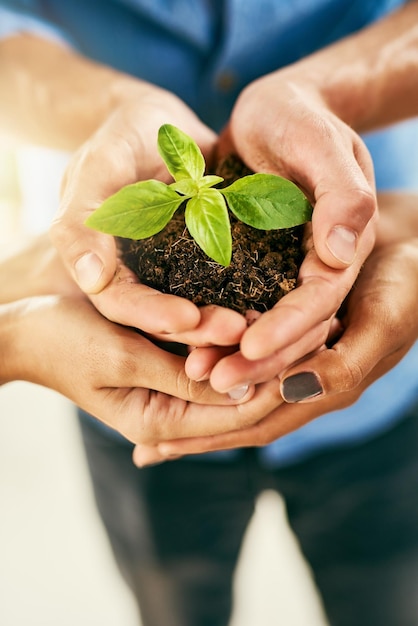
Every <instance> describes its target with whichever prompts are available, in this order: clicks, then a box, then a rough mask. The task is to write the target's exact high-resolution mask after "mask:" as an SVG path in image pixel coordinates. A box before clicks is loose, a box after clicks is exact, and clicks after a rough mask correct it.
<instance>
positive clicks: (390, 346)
mask: <svg viewBox="0 0 418 626" xmlns="http://www.w3.org/2000/svg"><path fill="white" fill-rule="evenodd" d="M379 204H380V209H381V214H382V218H381V221H380V224H379V231H378V239H377V243H376V246H375V249H374V251H373V253H372V254H371V255H370V256H369V258H368V260H367V261H366V263H365V265H364V268H363V270H362V272H361V274H360V276H359V278H358V280H357V282H356V286H355V288H354V289H353V290H352V291H351V292H350V294H349V297H348V298H347V301H346V305H345V307H344V312H343V313H342V315H341V325H342V332H341V334H340V336H339V338H338V339H337V340H336V341H335V339H334V342H331V344H330V345H329V346H328V347H327V346H325V345H324V346H322V347H321V348H320V349H318V350H317V351H315V353H313V354H311V355H309V356H308V357H306V358H305V359H303V360H302V361H300V362H299V363H297V364H296V365H294V366H292V367H290V368H289V369H287V370H285V371H282V373H281V374H280V376H279V379H280V383H281V386H282V385H283V382H284V381H285V380H286V379H287V378H288V377H290V376H293V375H295V374H299V373H301V372H313V373H315V374H316V377H317V379H318V380H319V381H320V383H321V385H322V389H323V391H322V393H321V394H320V395H319V396H317V397H315V398H310V399H306V400H305V401H302V402H298V403H287V402H284V401H283V398H282V399H281V402H280V403H278V405H277V407H276V408H275V409H274V410H273V411H272V412H271V413H270V414H268V415H266V416H265V417H264V418H263V419H261V420H259V421H258V422H257V423H256V424H254V425H252V426H249V427H248V428H244V429H241V430H237V431H231V432H229V433H224V434H223V435H215V436H212V437H200V438H182V439H180V440H177V441H173V440H170V441H165V442H160V443H159V444H158V445H157V446H143V445H139V446H137V447H136V449H135V451H134V457H133V458H134V462H135V463H136V464H137V465H138V466H144V465H148V464H151V463H157V462H162V461H166V460H170V459H172V458H178V457H179V456H182V455H185V454H198V453H203V452H209V451H215V450H225V449H231V448H239V447H245V446H264V445H267V444H269V443H271V442H272V441H274V440H276V439H278V438H279V437H282V436H283V435H286V434H288V433H289V432H292V431H293V430H296V429H297V428H299V427H300V426H303V425H304V424H306V423H307V422H309V421H311V420H313V419H315V418H317V417H319V416H321V415H324V414H325V413H328V412H330V411H335V410H337V409H341V408H344V407H347V406H350V405H351V404H353V403H354V402H355V401H356V400H357V399H358V398H359V397H360V395H361V394H362V392H363V391H364V390H365V389H367V387H368V386H369V385H370V384H372V383H373V382H374V381H375V380H377V379H378V378H379V377H381V376H382V375H383V374H385V373H386V372H388V371H389V370H390V369H392V367H394V366H395V365H396V364H397V363H398V362H399V361H400V360H401V359H402V357H403V356H404V355H405V354H406V353H407V352H408V350H409V349H410V348H411V346H412V345H413V344H414V343H415V341H416V340H417V338H418V318H417V315H416V302H417V299H418V211H417V206H418V196H416V195H400V194H385V195H382V196H381V198H380V203H379ZM252 365H253V364H252V363H251V362H248V363H247V367H248V368H249V369H250V368H251V367H252ZM273 370H274V368H273Z"/></svg>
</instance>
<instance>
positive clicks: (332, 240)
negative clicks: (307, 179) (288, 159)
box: [312, 137, 377, 269]
mask: <svg viewBox="0 0 418 626" xmlns="http://www.w3.org/2000/svg"><path fill="white" fill-rule="evenodd" d="M353 144H354V147H353V152H349V151H348V152H344V151H336V153H334V154H331V155H330V156H331V157H332V167H330V168H326V169H322V172H320V171H318V172H314V183H315V185H314V197H315V209H314V212H313V216H312V230H313V239H314V244H315V248H316V251H317V254H318V256H319V258H320V259H321V260H322V261H323V262H324V263H325V264H327V265H329V266H330V267H333V268H336V269H343V268H345V267H347V266H349V265H351V263H353V261H354V259H355V258H356V256H357V255H360V261H361V262H363V261H364V260H365V258H366V256H367V255H368V254H369V252H370V251H371V249H372V247H373V243H374V226H373V228H369V229H368V230H367V231H366V227H367V225H369V226H370V227H372V224H373V223H374V222H375V221H376V217H377V201H376V196H375V188H374V175H373V166H372V161H371V158H370V156H369V154H368V151H367V149H366V147H365V146H364V145H363V144H362V142H361V140H360V139H358V138H356V137H355V138H354V140H353ZM323 172H325V174H323ZM365 231H366V232H365ZM364 237H365V240H363V238H364ZM360 244H361V245H360Z"/></svg>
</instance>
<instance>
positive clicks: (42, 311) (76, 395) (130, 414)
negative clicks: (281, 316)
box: [0, 236, 280, 444]
mask: <svg viewBox="0 0 418 626" xmlns="http://www.w3.org/2000/svg"><path fill="white" fill-rule="evenodd" d="M0 268H1V271H0V345H1V350H0V355H1V356H0V384H5V383H7V382H9V381H12V380H25V381H29V382H32V383H36V384H40V385H44V386H46V387H49V388H51V389H54V390H56V391H58V392H60V393H61V394H63V395H65V396H67V397H68V398H70V399H71V400H73V401H74V402H75V403H76V404H77V405H78V406H80V407H81V408H83V409H85V410H86V411H88V412H90V413H92V414H93V415H95V416H96V417H98V418H99V419H100V420H101V421H103V422H104V423H105V424H107V425H109V426H111V427H112V428H114V429H116V430H117V431H119V432H120V433H122V434H123V435H124V436H125V437H127V438H128V439H130V440H131V441H132V442H134V443H147V444H154V443H157V442H159V441H161V440H164V439H166V438H168V437H169V438H171V437H173V436H176V437H180V436H185V435H186V436H199V435H200V436H201V435H206V434H213V433H222V432H224V431H225V428H226V429H227V430H230V429H233V430H234V429H236V428H242V427H244V426H248V424H250V423H255V422H256V421H257V420H258V419H261V417H262V416H263V415H265V414H266V413H268V412H270V411H271V410H272V409H273V408H274V406H276V405H277V402H278V401H279V397H280V385H279V383H278V381H277V380H276V381H273V382H272V383H270V384H267V385H264V386H263V385H261V386H260V387H259V388H258V389H257V390H255V389H254V387H253V388H252V389H250V390H249V391H248V392H247V393H246V394H245V396H243V397H242V400H241V402H242V403H243V408H242V409H241V408H238V403H239V402H238V401H237V400H233V399H231V398H229V397H228V396H226V395H222V394H219V393H217V392H215V391H214V390H213V389H212V388H211V386H210V385H209V384H208V383H206V382H200V383H199V382H194V381H191V380H190V379H189V378H188V377H187V375H186V373H185V358H184V357H180V356H177V355H175V354H171V353H169V352H167V351H165V350H163V349H162V348H161V347H158V346H157V345H155V344H154V343H153V342H151V341H150V340H148V339H147V338H146V337H145V336H143V335H139V334H138V333H137V332H135V331H134V330H132V329H131V328H127V327H124V326H122V325H119V324H115V323H113V322H110V321H109V320H107V319H106V318H105V317H103V316H102V315H101V314H100V313H99V312H98V311H97V310H96V309H95V307H94V306H93V305H92V303H91V302H90V301H89V300H88V298H86V297H85V295H84V294H83V293H82V292H81V291H80V289H79V288H78V286H77V285H76V284H75V283H74V281H72V280H71V279H70V278H69V276H68V273H67V272H66V270H65V268H64V266H63V264H62V262H61V261H60V259H59V257H58V255H57V252H56V250H55V249H53V248H52V247H51V244H50V242H49V240H48V238H47V237H45V236H43V237H41V238H39V239H36V240H35V241H34V242H33V243H31V244H30V245H29V246H27V247H25V248H23V249H22V250H21V251H19V252H17V253H15V254H14V255H12V256H10V257H8V258H6V259H3V261H2V262H1V263H0ZM145 298H146V299H145V300H144V301H143V302H142V306H144V305H145V307H146V306H148V296H145ZM237 317H238V318H239V319H241V317H240V316H238V314H237ZM228 320H229V312H228V311H227V310H226V309H225V310H224V309H221V308H220V307H206V308H205V309H202V311H201V323H200V325H199V327H198V328H197V329H196V331H191V335H190V340H192V339H196V337H194V336H193V333H195V332H196V333H198V334H199V336H200V337H201V338H203V340H204V341H206V342H208V341H210V342H214V341H215V342H220V341H228V342H229V343H231V344H234V343H236V342H237V341H239V338H240V336H241V334H242V329H241V331H240V330H239V327H238V329H237V327H236V324H232V325H231V324H229V321H228ZM243 322H244V320H243ZM243 326H244V327H245V324H243ZM244 405H245V408H244ZM220 406H222V411H219V410H218V409H219V407H220Z"/></svg>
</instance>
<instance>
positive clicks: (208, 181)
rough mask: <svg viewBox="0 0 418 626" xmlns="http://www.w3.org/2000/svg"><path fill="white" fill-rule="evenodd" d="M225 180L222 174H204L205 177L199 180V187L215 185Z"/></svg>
mask: <svg viewBox="0 0 418 626" xmlns="http://www.w3.org/2000/svg"><path fill="white" fill-rule="evenodd" d="M223 181H224V179H223V178H222V176H214V175H209V176H203V178H201V179H200V180H199V187H200V189H203V188H204V187H213V186H214V185H217V184H218V183H222V182H223Z"/></svg>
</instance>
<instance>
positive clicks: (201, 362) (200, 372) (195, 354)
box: [185, 346, 237, 380]
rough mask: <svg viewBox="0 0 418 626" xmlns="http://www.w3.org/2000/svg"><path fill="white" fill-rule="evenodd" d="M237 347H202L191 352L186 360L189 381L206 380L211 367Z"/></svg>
mask: <svg viewBox="0 0 418 626" xmlns="http://www.w3.org/2000/svg"><path fill="white" fill-rule="evenodd" d="M236 350H237V346H230V347H226V348H218V347H217V346H211V347H202V348H196V349H194V350H192V351H191V352H190V354H189V356H188V357H187V359H186V365H185V369H186V374H187V376H188V377H189V378H190V379H191V380H208V379H209V376H210V373H211V371H212V369H213V367H214V366H215V365H216V363H218V361H220V360H221V359H222V358H224V357H225V356H227V355H229V354H232V353H234V352H236Z"/></svg>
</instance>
